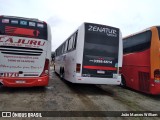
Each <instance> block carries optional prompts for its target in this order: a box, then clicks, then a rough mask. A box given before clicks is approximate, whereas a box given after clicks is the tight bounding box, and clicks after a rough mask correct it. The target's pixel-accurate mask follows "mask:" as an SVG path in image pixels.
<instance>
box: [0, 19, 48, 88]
mask: <svg viewBox="0 0 160 120" xmlns="http://www.w3.org/2000/svg"><path fill="white" fill-rule="evenodd" d="M50 56H51V33H50V28H49V26H48V25H47V24H46V23H45V22H43V21H39V20H36V19H28V18H21V17H11V16H0V82H1V83H2V84H3V85H4V86H8V87H31V86H46V85H48V80H49V60H50Z"/></svg>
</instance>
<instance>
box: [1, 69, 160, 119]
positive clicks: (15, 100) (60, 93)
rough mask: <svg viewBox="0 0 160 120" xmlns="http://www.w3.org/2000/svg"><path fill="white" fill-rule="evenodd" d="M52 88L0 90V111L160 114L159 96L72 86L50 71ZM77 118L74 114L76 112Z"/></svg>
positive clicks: (78, 85) (98, 87) (90, 86)
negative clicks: (144, 112) (147, 112)
mask: <svg viewBox="0 0 160 120" xmlns="http://www.w3.org/2000/svg"><path fill="white" fill-rule="evenodd" d="M50 78H51V79H50V82H49V86H47V87H44V88H42V87H33V88H6V87H0V103H1V104H0V111H82V112H84V111H160V96H152V95H147V94H144V93H140V92H137V91H133V90H130V89H124V88H122V87H120V86H109V85H97V86H96V85H86V84H71V83H68V82H65V81H63V80H60V79H59V77H57V76H56V75H55V73H54V72H53V68H51V75H50ZM73 114H74V112H73ZM3 119H4V120H6V119H7V120H8V119H12V120H21V119H22V120H28V119H32V120H35V119H38V120H44V119H45V120H53V119H58V120H66V119H67V120H75V119H76V120H84V119H87V120H101V119H102V120H122V119H123V120H130V119H131V120H144V119H145V120H151V119H155V120H158V117H83V116H81V117H44V118H0V120H3Z"/></svg>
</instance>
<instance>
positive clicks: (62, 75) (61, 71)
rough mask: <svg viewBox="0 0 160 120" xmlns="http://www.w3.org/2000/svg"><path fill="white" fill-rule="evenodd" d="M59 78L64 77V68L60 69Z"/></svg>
mask: <svg viewBox="0 0 160 120" xmlns="http://www.w3.org/2000/svg"><path fill="white" fill-rule="evenodd" d="M60 78H61V79H62V80H63V79H64V68H61V69H60Z"/></svg>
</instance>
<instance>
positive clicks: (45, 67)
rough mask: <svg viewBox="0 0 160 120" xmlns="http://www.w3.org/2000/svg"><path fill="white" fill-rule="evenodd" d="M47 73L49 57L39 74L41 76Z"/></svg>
mask: <svg viewBox="0 0 160 120" xmlns="http://www.w3.org/2000/svg"><path fill="white" fill-rule="evenodd" d="M48 74H49V59H46V61H45V64H44V69H43V72H42V74H41V75H40V76H41V77H42V76H46V75H48Z"/></svg>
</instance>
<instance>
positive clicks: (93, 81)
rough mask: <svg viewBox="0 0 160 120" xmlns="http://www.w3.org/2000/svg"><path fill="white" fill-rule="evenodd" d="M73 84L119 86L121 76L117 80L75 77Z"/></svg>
mask: <svg viewBox="0 0 160 120" xmlns="http://www.w3.org/2000/svg"><path fill="white" fill-rule="evenodd" d="M75 83H84V84H108V85H120V83H121V76H118V77H117V78H98V77H94V78H93V77H77V78H76V81H75Z"/></svg>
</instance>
